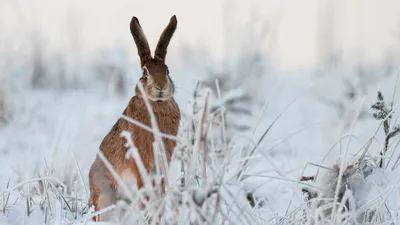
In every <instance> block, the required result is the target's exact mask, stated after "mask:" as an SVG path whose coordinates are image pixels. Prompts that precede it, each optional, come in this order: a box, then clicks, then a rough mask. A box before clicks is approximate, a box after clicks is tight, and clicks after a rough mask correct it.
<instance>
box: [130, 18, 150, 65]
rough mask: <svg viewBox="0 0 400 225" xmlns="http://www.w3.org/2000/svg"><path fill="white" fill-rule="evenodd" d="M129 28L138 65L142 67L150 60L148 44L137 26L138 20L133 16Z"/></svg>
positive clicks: (138, 25) (140, 28)
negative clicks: (134, 45)
mask: <svg viewBox="0 0 400 225" xmlns="http://www.w3.org/2000/svg"><path fill="white" fill-rule="evenodd" d="M130 27H131V33H132V36H133V39H134V40H135V43H136V47H137V51H138V54H139V57H140V64H141V66H142V67H143V66H144V64H145V63H146V61H147V60H148V59H150V58H151V52H150V47H149V43H148V42H147V38H146V36H145V35H144V33H143V30H142V27H141V26H140V24H139V20H138V19H137V18H136V17H135V16H134V17H132V20H131V24H130Z"/></svg>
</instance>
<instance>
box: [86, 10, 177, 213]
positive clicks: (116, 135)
mask: <svg viewBox="0 0 400 225" xmlns="http://www.w3.org/2000/svg"><path fill="white" fill-rule="evenodd" d="M173 18H175V16H174V17H173ZM171 20H172V19H171ZM132 21H133V22H131V31H132V36H133V37H134V39H135V42H136V45H137V48H138V54H139V56H140V57H141V62H142V63H143V65H142V67H143V70H144V74H143V76H142V77H141V78H140V82H141V83H142V85H143V87H144V89H145V93H146V97H153V98H157V97H160V96H163V97H162V100H158V101H151V100H149V102H150V104H151V107H152V109H153V112H154V115H155V117H156V120H157V123H158V127H159V129H160V132H162V133H165V134H169V135H174V136H176V135H177V133H178V127H179V121H180V111H179V107H178V105H177V103H176V102H175V100H174V98H173V93H174V85H173V82H172V80H171V78H170V77H169V75H168V69H167V66H166V65H165V64H164V61H161V60H158V59H152V58H151V56H148V55H147V49H148V44H147V39H146V38H145V36H144V34H143V31H142V30H141V28H140V25H139V21H138V20H137V18H136V17H133V18H132ZM175 27H176V18H175ZM139 28H140V29H139ZM166 29H168V27H167V28H166ZM171 36H172V35H170V36H169V37H163V35H162V36H161V38H160V40H163V39H164V38H169V39H170V37H171ZM168 42H169V40H168ZM143 43H144V44H143ZM165 47H167V46H165ZM143 57H145V58H146V59H145V60H144V59H143ZM145 68H146V69H145ZM148 81H151V82H148ZM150 83H151V84H150ZM162 90H163V91H162ZM135 93H136V95H135V96H133V97H132V98H131V100H130V101H129V103H128V106H127V107H126V109H125V110H124V112H123V114H124V115H126V116H128V117H130V118H132V119H134V120H137V121H139V122H141V123H143V124H144V125H147V126H149V127H151V123H150V114H149V112H148V111H147V108H146V105H145V102H144V99H143V96H142V95H141V94H140V92H139V90H138V88H137V87H136V89H135ZM160 99H161V97H160ZM123 131H129V132H131V134H132V140H133V143H134V144H135V146H136V147H137V148H138V151H139V154H140V156H141V158H142V161H143V164H144V167H145V169H146V170H147V172H151V171H152V170H153V169H154V155H153V145H152V144H153V141H154V135H153V134H152V133H151V132H149V131H146V130H144V129H142V128H140V127H138V126H136V125H133V124H132V123H129V122H128V121H126V120H124V119H122V118H120V119H119V120H118V121H117V122H116V123H115V125H114V126H113V127H112V129H111V130H110V131H109V133H108V134H107V135H106V136H105V137H104V139H103V141H102V142H101V144H100V151H102V153H103V154H104V156H105V157H106V158H107V159H108V161H109V162H110V163H111V165H112V166H113V168H114V169H115V171H116V172H117V173H118V175H119V176H120V177H121V178H122V179H123V180H124V179H125V177H124V176H125V175H126V174H132V175H134V179H135V181H136V184H137V186H138V188H141V187H143V180H142V178H141V176H140V173H139V171H138V168H137V165H136V164H135V162H134V160H133V159H132V158H130V159H129V160H127V159H126V157H125V155H126V152H127V148H126V147H125V146H124V144H125V143H126V140H125V139H124V138H123V137H121V136H120V134H121V132H123ZM163 142H164V145H165V150H166V155H167V160H168V163H169V162H170V160H171V156H172V154H173V149H174V147H175V144H176V143H175V141H173V140H170V139H167V138H163ZM124 181H125V180H124ZM89 184H90V200H89V205H90V206H92V205H93V206H94V207H95V210H96V211H97V210H101V209H103V208H105V207H107V206H109V205H111V204H115V203H116V202H117V201H118V200H119V199H121V198H122V196H120V194H119V186H118V184H117V182H116V181H115V179H114V178H113V176H112V174H111V173H110V171H108V169H107V168H106V167H105V165H104V163H103V162H102V161H101V159H100V158H99V157H96V160H95V161H94V163H93V165H92V167H91V168H90V172H89ZM109 216H110V215H109V214H103V215H101V216H100V220H108V219H109ZM94 220H96V219H95V218H94Z"/></svg>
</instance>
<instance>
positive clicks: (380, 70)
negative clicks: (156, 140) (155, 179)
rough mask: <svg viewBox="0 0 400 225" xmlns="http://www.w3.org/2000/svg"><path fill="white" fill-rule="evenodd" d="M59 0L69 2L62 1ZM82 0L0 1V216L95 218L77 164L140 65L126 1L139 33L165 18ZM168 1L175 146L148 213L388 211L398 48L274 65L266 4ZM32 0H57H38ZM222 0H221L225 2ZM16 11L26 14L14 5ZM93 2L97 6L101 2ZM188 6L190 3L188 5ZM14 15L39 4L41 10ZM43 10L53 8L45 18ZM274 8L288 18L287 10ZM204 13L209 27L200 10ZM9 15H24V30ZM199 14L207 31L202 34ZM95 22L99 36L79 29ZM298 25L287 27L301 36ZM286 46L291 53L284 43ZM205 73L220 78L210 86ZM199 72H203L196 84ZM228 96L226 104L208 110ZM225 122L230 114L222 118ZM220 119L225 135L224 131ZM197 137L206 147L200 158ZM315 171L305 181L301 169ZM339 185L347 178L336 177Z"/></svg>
mask: <svg viewBox="0 0 400 225" xmlns="http://www.w3.org/2000/svg"><path fill="white" fill-rule="evenodd" d="M183 2H184V3H183ZM235 2H236V4H238V3H239V1H235ZM229 3H230V2H229ZM52 4H54V5H52ZM63 4H65V7H66V8H68V7H67V6H69V7H72V6H70V5H69V1H63ZM85 4H87V5H85ZM85 4H83V3H81V2H80V1H76V2H75V3H73V7H72V8H71V9H70V10H71V11H68V10H67V11H66V15H64V16H62V17H61V16H60V17H57V16H55V15H47V14H45V12H47V11H49V12H50V14H51V13H54V14H57V12H60V11H62V12H64V11H63V9H54V11H52V10H47V8H45V7H41V6H40V5H36V2H35V4H34V5H35V7H37V11H35V10H33V9H32V7H33V5H30V4H21V5H18V4H16V5H11V4H10V5H7V6H8V7H7V8H6V7H4V8H3V10H4V12H7V13H8V14H7V13H3V14H0V16H1V15H3V16H4V18H8V19H9V20H8V22H7V23H6V22H4V21H5V20H4V21H2V22H4V24H6V25H7V24H8V26H5V27H1V28H3V29H4V30H6V29H7V31H9V32H8V33H7V32H5V33H7V34H8V35H4V36H1V39H0V47H1V48H0V166H1V169H0V225H3V224H4V225H17V224H18V225H19V224H46V225H47V224H75V225H78V224H101V223H91V222H88V221H89V220H90V217H91V216H92V215H93V213H98V212H92V211H91V210H89V209H88V207H87V203H88V202H87V201H88V197H89V195H88V192H89V187H88V172H89V168H90V166H91V164H92V162H93V161H94V159H95V157H96V154H97V152H98V146H99V144H100V142H101V141H102V139H103V137H104V136H105V135H106V134H107V132H108V131H109V130H110V128H111V127H112V126H113V124H114V123H115V122H116V120H117V119H118V118H119V116H120V115H121V113H122V111H123V110H124V108H125V107H126V104H127V103H128V101H129V99H130V97H131V96H132V94H133V93H134V87H135V84H136V82H137V80H138V78H139V77H140V75H141V71H140V68H139V61H138V58H137V56H136V49H134V44H133V43H132V40H131V39H132V38H131V37H130V35H129V33H128V31H127V24H128V23H125V22H126V21H128V20H129V19H130V18H131V12H127V11H130V8H134V9H135V10H136V11H140V13H141V14H139V17H140V18H146V19H143V21H144V22H143V25H145V26H144V27H146V28H145V30H147V34H148V36H149V40H151V43H155V40H156V38H157V36H156V35H158V34H159V31H160V30H161V27H162V26H163V25H164V23H162V24H161V23H160V24H159V22H158V21H156V20H154V21H153V20H151V18H153V14H148V13H147V11H150V10H152V9H153V8H154V7H153V6H150V5H151V4H149V5H141V6H140V7H138V8H135V7H134V5H135V4H136V2H130V3H129V4H128V3H127V2H126V3H124V4H118V5H116V6H115V7H113V9H112V10H105V9H108V8H111V7H109V6H108V5H107V4H109V3H107V4H104V5H102V6H99V7H100V8H97V9H98V10H93V9H92V4H94V3H91V2H86V3H85ZM130 4H132V5H130ZM163 4H164V3H163ZM165 4H169V3H165ZM174 4H179V5H180V6H181V7H180V8H179V9H177V12H176V13H177V14H179V13H180V14H183V16H182V20H180V21H182V23H181V22H180V23H181V24H182V27H183V28H179V29H182V30H181V31H179V32H182V33H183V35H181V36H178V35H177V36H178V37H176V39H174V41H172V43H171V46H170V49H169V53H168V54H169V55H168V59H167V63H168V66H169V70H170V72H171V77H172V79H173V80H174V83H175V85H176V93H175V99H176V101H177V103H178V104H179V107H180V109H181V113H182V120H181V124H180V129H179V134H178V140H179V141H178V145H177V148H176V150H175V152H176V158H175V159H174V160H173V162H172V164H171V168H170V171H169V178H170V182H171V183H170V184H169V188H168V191H167V193H166V196H165V197H160V196H157V195H156V194H154V196H156V197H155V198H154V199H153V200H154V202H155V203H154V202H153V203H154V205H153V207H150V209H149V211H148V213H149V215H151V216H154V217H156V213H159V212H161V213H162V214H163V216H164V219H165V220H166V221H168V223H166V224H235V225H236V224H240V225H241V224H310V225H311V224H365V223H367V222H365V221H368V223H367V224H398V223H400V219H399V215H400V198H399V197H400V188H399V182H400V180H399V177H400V168H399V166H398V164H399V161H398V159H399V157H400V151H398V144H399V143H400V142H399V138H398V137H397V135H394V134H393V135H392V136H393V137H390V138H387V136H388V134H390V133H391V132H394V131H396V130H397V128H398V127H396V125H397V124H399V123H400V122H398V114H397V113H398V111H399V109H398V108H397V105H398V103H399V102H400V100H399V97H400V94H399V91H398V89H399V88H397V86H398V83H399V81H398V74H397V72H398V71H396V69H397V67H398V65H396V64H395V63H393V62H396V59H398V57H397V58H396V57H395V56H396V52H395V51H394V52H393V58H392V59H391V62H392V64H390V62H388V64H385V65H383V64H382V65H380V64H378V63H377V64H374V65H372V63H371V65H370V64H368V63H364V64H363V61H362V59H363V58H362V57H360V59H358V58H356V59H355V62H356V63H352V62H348V61H346V60H347V58H345V59H342V60H344V61H342V62H338V64H337V65H336V66H332V64H329V65H328V66H325V67H324V66H321V67H320V68H313V69H309V70H300V69H295V70H277V68H276V67H275V66H276V65H274V61H273V56H272V54H271V52H268V51H272V50H265V48H264V47H265V46H264V45H268V46H269V45H271V46H275V44H276V43H275V42H274V41H273V40H274V39H275V38H277V37H276V36H275V35H278V36H279V34H278V33H279V32H277V30H274V29H278V27H279V20H280V19H281V18H280V16H279V15H278V14H279V10H278V12H277V13H276V14H277V15H275V14H273V16H272V17H274V18H275V16H276V18H275V19H273V20H271V21H269V20H268V19H266V18H264V17H263V16H262V15H263V14H260V15H258V14H257V13H256V12H258V11H259V10H260V11H261V12H263V13H266V12H264V11H263V10H261V9H262V7H254V11H251V10H248V11H246V10H244V9H242V8H241V7H239V6H237V7H236V8H235V7H233V5H230V4H228V1H224V4H220V5H218V7H214V8H213V9H212V11H211V10H210V11H208V13H209V14H207V15H208V16H207V18H203V14H204V11H202V10H200V8H199V7H200V6H199V5H200V3H198V4H192V3H188V2H186V1H180V0H179V1H176V2H175V3H174ZM232 4H233V3H232ZM243 4H244V2H243ZM301 4H302V5H303V4H304V3H301ZM42 5H46V7H49V8H50V7H56V6H57V7H59V8H64V5H62V4H61V5H60V4H58V3H56V2H54V3H53V2H51V3H50V1H47V2H46V1H43V2H42ZM128 5H129V7H128ZM201 5H202V7H204V4H203V3H201ZM283 5H285V3H282V6H283ZM227 6H232V9H226V11H223V10H222V9H221V8H223V9H225V8H224V7H227ZM248 6H250V5H248ZM14 7H15V8H14ZM74 7H76V8H77V9H75V10H76V11H75V12H77V15H76V17H73V16H74V14H73V12H74ZM166 7H167V6H166ZM168 7H172V8H173V6H171V5H168ZM302 7H304V8H310V10H313V8H312V7H307V5H303V6H302ZM386 7H389V6H386ZM0 8H1V7H0ZM228 8H229V7H228ZM256 8H257V10H256ZM278 8H279V7H278ZM291 8H294V10H296V11H299V10H298V9H297V8H296V7H294V6H293V5H291ZM393 8H394V7H393ZM78 9H79V10H78ZM88 9H90V10H93V11H95V12H94V14H93V15H92V16H90V15H87V14H86V10H88ZM103 9H104V10H103ZM233 9H235V10H237V12H239V11H240V12H245V11H246V13H245V14H246V15H245V16H244V15H242V16H243V18H246V19H243V18H242V17H239V16H237V15H236V13H237V12H236V11H235V10H233ZM18 10H20V11H18ZM157 10H159V11H160V10H161V11H162V13H163V16H164V15H165V18H167V14H168V16H170V15H169V14H170V12H169V10H164V8H163V7H161V5H160V7H158V8H157ZM207 10H209V9H207ZM229 10H233V11H229ZM270 10H271V11H274V10H276V9H275V8H271V9H270ZM282 10H284V7H282ZM0 11H1V10H0ZM25 11H27V12H29V13H30V14H32V15H30V14H26V15H25V14H23V13H20V14H18V13H16V12H25ZM103 11H104V12H105V11H107V13H109V14H106V15H103V14H102V13H103ZM161 11H160V13H161ZM194 11H196V13H197V14H191V12H194ZM220 11H223V13H221V12H220ZM2 12H3V11H2ZM78 12H79V13H81V14H79V13H78ZM252 12H253V13H254V14H252ZM289 12H290V11H289ZM315 12H316V11H315ZM224 13H225V14H224ZM229 13H230V14H229ZM303 13H304V12H303ZM98 14H101V15H100V16H99V15H98ZM247 14H249V15H247ZM24 15H25V16H26V18H30V16H32V17H34V16H33V15H36V17H35V18H36V19H37V20H38V21H39V22H38V21H35V20H27V19H26V18H25V17H24ZM79 15H82V18H85V19H82V18H81V17H79ZM83 15H85V16H86V17H84V16H83ZM116 15H118V16H116ZM251 15H253V16H254V18H253V17H252V16H251ZM257 15H258V16H257ZM271 15H272V14H271ZM374 15H375V14H374ZM96 16H97V17H96ZM159 16H160V17H161V14H160V15H159ZM52 17H54V18H55V17H57V19H58V20H60V21H59V22H57V21H56V20H54V21H52V20H50V19H48V18H52ZM64 17H65V18H64ZM98 17H101V20H100V19H99V20H98ZM214 17H215V18H218V20H217V19H214ZM220 17H222V19H221V18H220ZM247 17H249V18H247ZM12 18H13V19H12ZM24 18H25V20H24ZM71 18H74V19H75V20H73V19H71ZM80 18H81V19H82V21H81V20H80ZM111 18H112V19H111ZM179 18H181V17H179ZM199 18H200V19H199ZM307 18H308V19H310V18H311V19H312V20H313V21H315V19H314V18H313V17H307ZM371 18H373V17H371ZM252 19H254V20H255V21H256V22H257V23H254V24H255V25H254V27H252V26H249V24H252V23H253V22H254V21H253V20H252ZM286 19H287V18H286ZM41 20H43V21H42V24H40V21H41ZM192 20H193V21H192ZM214 20H215V21H214ZM391 20H392V21H395V19H391ZM21 21H22V22H21ZM283 21H284V27H286V26H288V25H287V21H286V22H285V20H283ZM80 22H82V23H80ZM95 22H97V23H95ZM192 22H193V23H194V22H197V23H198V24H201V26H200V27H198V26H197V25H193V24H192ZM212 22H215V24H212V25H213V26H212V27H211V26H208V25H207V24H209V23H212ZM258 22H260V23H258ZM264 22H265V23H264ZM20 23H23V24H25V26H26V27H29V28H31V27H32V30H30V29H27V30H20V29H19V28H20V26H17V25H18V24H20ZM64 23H65V24H64ZM303 23H305V21H303ZM4 24H3V23H2V24H0V26H2V25H4ZM54 24H60V26H54ZM61 24H64V25H63V26H61ZM112 24H118V25H115V26H113V25H112ZM146 24H147V25H146ZM156 24H157V25H156ZM285 24H286V25H285ZM294 24H296V25H291V26H292V27H291V29H292V28H294V27H295V28H296V29H295V30H296V32H298V31H297V29H302V31H301V32H300V31H299V33H304V34H307V35H310V36H313V37H314V34H312V33H309V32H305V31H304V27H302V26H299V25H298V24H297V23H294ZM308 25H310V26H312V27H313V26H314V25H312V24H311V23H310V24H308ZM34 26H37V27H34ZM264 26H265V27H264ZM269 26H271V27H269ZM275 26H276V27H275ZM105 27H106V29H105ZM147 27H148V28H147ZM16 28H18V29H16ZM66 28H68V29H66ZM159 28H160V29H159ZM211 28H212V29H211ZM222 28H223V29H222ZM207 29H211V30H212V31H213V32H211V31H209V30H207ZM291 29H289V31H290V30H291ZM369 29H373V27H372V28H369ZM65 30H67V31H66V32H64V31H65ZM205 30H207V32H208V33H207V34H204V35H200V34H201V33H205ZM265 30H268V32H269V31H271V33H268V32H266V31H265ZM306 30H307V29H306ZM41 31H46V32H41ZM195 31H196V32H195ZM214 31H215V33H214ZM216 31H218V32H216ZM13 32H15V33H17V34H24V35H12V33H13ZM156 32H157V33H156ZM275 32H276V33H275ZM265 33H267V34H265ZM288 33H289V34H291V33H292V32H291V31H290V32H288ZM374 33H375V32H374ZM239 34H240V35H243V36H240V35H239ZM285 34H286V33H285ZM52 35H53V36H52ZM307 35H306V36H307ZM386 35H388V34H386ZM239 36H240V37H239ZM281 36H285V35H282V34H281ZM286 36H290V35H286ZM349 36H351V35H349ZM94 37H98V39H96V40H95V41H91V40H92V39H93V38H94ZM174 38H175V37H174ZM279 38H284V39H285V38H286V37H279ZM279 38H278V39H279ZM186 39H187V40H186ZM214 39H215V40H214ZM216 39H218V40H216ZM289 39H290V37H289V38H288V40H289ZM294 39H296V38H294ZM297 39H298V40H294V42H296V43H298V42H301V41H302V40H303V39H304V38H299V37H297ZM265 40H267V41H265ZM291 40H292V39H291ZM307 40H308V41H309V43H308V45H306V44H303V43H302V44H297V47H299V48H298V49H309V48H310V46H314V44H315V43H314V41H313V40H314V39H307ZM382 40H386V39H382ZM292 41H293V40H292ZM279 43H280V42H279V41H278V44H279ZM290 43H291V42H290ZM357 43H358V42H357ZM366 43H367V42H365V43H364V44H366ZM85 44H87V45H85ZM280 45H281V46H280V48H279V47H274V48H277V49H275V50H277V51H279V52H280V53H281V54H284V55H287V57H288V58H290V60H293V61H292V63H293V64H297V63H300V62H302V60H304V61H307V60H309V59H306V58H310V56H308V57H306V56H304V59H298V58H296V57H298V55H303V52H301V51H297V50H296V49H292V47H291V46H292V45H286V42H282V43H280ZM282 46H284V48H282ZM357 46H358V45H357ZM360 46H361V45H360ZM374 46H375V45H374ZM314 47H315V46H314ZM372 47H373V46H372ZM271 48H272V47H271ZM210 49H211V50H210ZM272 49H273V48H272ZM288 49H290V50H288ZM351 50H352V51H353V50H354V51H357V49H351ZM286 51H288V52H286ZM292 52H296V54H293V55H297V56H296V57H294V56H293V57H289V56H290V55H291V53H292ZM366 52H368V51H366ZM309 53H310V52H309ZM381 53H382V54H383V52H381ZM310 54H311V53H310ZM313 54H314V53H313ZM215 55H218V57H216V56H215ZM300 58H301V57H300ZM350 58H351V57H350ZM366 58H374V57H373V56H371V57H369V56H368V57H366ZM170 62H171V64H169V63H170ZM275 62H276V61H275ZM278 62H279V60H278ZM277 64H278V63H277ZM300 64H301V63H300ZM307 65H308V63H307ZM390 66H392V67H391V68H390ZM393 68H394V69H393ZM279 71H280V72H279ZM282 71H283V72H282ZM285 71H286V72H285ZM288 71H290V72H288ZM215 78H219V80H218V82H219V84H220V88H221V93H220V94H221V96H218V93H217V91H216V90H218V88H216V86H215V85H214V83H215V82H214V79H215ZM198 80H200V81H204V82H203V85H200V88H199V89H197V88H196V87H197V85H196V82H197V81H198ZM208 91H211V97H210V98H209V99H208V102H207V103H208V106H210V108H212V109H213V111H211V112H207V113H206V116H205V120H204V121H203V122H204V123H201V121H202V120H201V116H202V112H203V110H202V106H203V105H204V104H205V99H206V98H205V96H206V93H209V92H208ZM377 91H381V92H382V94H383V95H384V97H385V103H386V104H387V106H389V105H390V104H391V102H394V105H393V111H391V112H390V113H392V114H390V115H391V117H390V124H389V125H387V127H388V129H387V134H385V132H384V128H383V127H385V125H382V124H381V121H378V120H376V119H374V118H373V113H374V111H373V110H372V109H371V107H370V106H371V105H372V104H374V103H375V102H376V101H377ZM195 92H196V93H197V92H198V93H197V94H198V96H197V95H196V96H197V97H196V99H194V97H193V96H194V95H195V94H194V93H195ZM194 105H196V107H194ZM225 107H226V108H225ZM194 109H196V110H195V111H196V113H195V115H193V110H194ZM225 109H226V110H227V114H226V118H223V117H221V116H220V114H219V113H218V112H222V111H223V110H225ZM248 112H251V113H248ZM192 121H194V123H192ZM223 122H225V125H226V130H223V129H221V127H219V126H218V125H220V124H221V123H223ZM193 124H195V125H194V129H195V131H196V132H198V130H199V129H198V128H199V127H200V126H202V125H204V126H205V127H207V128H210V129H206V130H207V135H208V136H207V137H206V139H205V140H206V141H207V142H206V145H201V144H199V143H200V139H199V138H198V133H193V131H192V130H191V129H192V127H193V126H192V125H193ZM238 127H240V129H237V128H238ZM248 128H250V129H248ZM399 130H400V129H399ZM399 130H397V131H399ZM396 134H397V133H396ZM224 135H226V136H228V137H227V140H228V141H226V142H224V141H223V140H224V138H223V137H224ZM389 136H390V135H389ZM192 138H193V139H194V140H193V142H194V144H193V143H192ZM385 139H387V140H389V141H388V146H387V149H388V151H387V153H386V154H385V156H384V162H385V163H384V164H383V166H382V167H383V168H380V167H379V166H378V164H377V162H379V157H380V153H381V152H382V151H383V150H384V149H385ZM204 146H207V156H208V157H207V162H206V164H207V167H206V171H205V172H204V171H203V168H204V167H203V163H204V160H203V159H204V158H203V156H202V154H203V153H204V150H205V148H203V147H204ZM360 157H361V159H360ZM341 159H344V161H342V160H341ZM342 162H344V163H342ZM181 165H184V172H185V173H184V176H183V175H182V174H181V173H180V170H181ZM203 172H204V173H203ZM311 176H314V177H315V178H316V180H315V182H314V181H304V179H307V177H311ZM182 177H184V178H185V179H184V181H185V182H184V185H183V187H181V186H180V185H181V178H182ZM302 179H303V180H302ZM300 180H302V181H300ZM338 180H340V181H341V182H338ZM337 183H341V184H343V185H342V186H337V185H336V184H337ZM336 187H338V191H337V190H336ZM346 188H348V189H349V191H347V192H345V189H346ZM143 190H145V191H149V192H151V191H153V189H150V188H148V187H147V188H144V189H143ZM143 190H142V191H143ZM306 192H308V193H309V195H310V196H311V197H310V199H308V198H307V194H306ZM132 194H134V195H135V197H132V199H130V200H134V201H139V200H138V199H139V197H138V196H140V195H141V194H143V193H142V192H141V191H132ZM154 196H153V197H154ZM335 203H338V204H335ZM118 207H120V205H118ZM118 207H117V208H118ZM121 208H122V207H121ZM343 208H347V209H350V210H349V211H346V210H343ZM118 209H120V208H118ZM129 210H130V212H131V213H128V214H127V215H124V216H125V217H122V216H121V217H120V218H121V221H120V223H121V224H124V223H123V221H122V220H124V221H125V222H126V221H128V222H129V223H127V224H133V221H134V220H135V219H138V221H140V220H141V219H143V217H142V215H141V213H143V211H139V210H137V209H136V208H134V207H133V206H130V208H129ZM157 210H160V211H157ZM117 212H119V211H117ZM164 222H165V221H164ZM314 222H315V223H314ZM161 224H163V223H161Z"/></svg>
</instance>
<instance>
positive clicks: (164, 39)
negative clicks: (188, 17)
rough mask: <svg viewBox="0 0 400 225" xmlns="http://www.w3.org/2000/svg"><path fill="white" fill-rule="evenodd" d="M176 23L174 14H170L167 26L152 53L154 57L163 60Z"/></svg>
mask: <svg viewBox="0 0 400 225" xmlns="http://www.w3.org/2000/svg"><path fill="white" fill-rule="evenodd" d="M177 23H178V21H177V20H176V16H175V15H174V16H172V17H171V19H170V20H169V24H168V26H167V27H166V28H165V29H164V31H163V32H162V34H161V37H160V39H159V40H158V44H157V47H156V50H155V53H154V58H155V59H158V60H161V61H163V62H165V56H166V55H167V48H168V45H169V42H170V41H171V38H172V36H173V35H174V32H175V30H176V25H177Z"/></svg>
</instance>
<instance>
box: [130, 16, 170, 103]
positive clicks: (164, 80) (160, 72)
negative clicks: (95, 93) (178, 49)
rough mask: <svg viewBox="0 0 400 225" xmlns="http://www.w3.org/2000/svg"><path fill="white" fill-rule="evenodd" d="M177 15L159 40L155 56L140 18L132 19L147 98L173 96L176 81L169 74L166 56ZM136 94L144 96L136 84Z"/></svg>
mask: <svg viewBox="0 0 400 225" xmlns="http://www.w3.org/2000/svg"><path fill="white" fill-rule="evenodd" d="M176 25H177V20H176V16H173V17H171V20H170V21H169V24H168V26H167V27H166V28H165V29H164V31H163V33H162V34H161V37H160V39H159V41H158V44H157V47H156V50H155V52H154V57H152V56H151V52H150V47H149V43H148V42H147V38H146V36H145V35H144V33H143V30H142V27H141V26H140V24H139V20H138V19H137V18H136V17H133V18H132V20H131V24H130V26H131V33H132V36H133V39H134V40H135V43H136V47H137V50H138V54H139V57H140V64H141V67H142V70H143V75H142V77H141V78H140V83H141V84H142V85H143V88H144V90H145V92H146V95H147V98H148V99H150V100H152V101H165V100H168V99H170V98H172V97H173V95H174V92H175V87H174V83H173V82H172V80H171V78H170V76H169V70H168V67H167V65H166V64H165V56H166V55H167V48H168V45H169V42H170V40H171V38H172V36H173V34H174V32H175V30H176ZM135 92H136V95H137V96H139V97H142V95H141V93H140V91H139V89H138V87H137V86H136V90H135Z"/></svg>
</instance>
